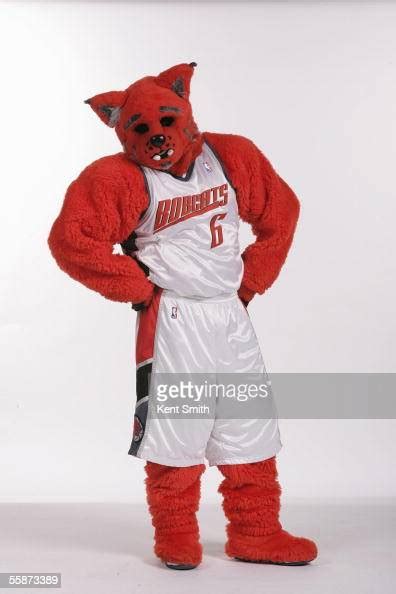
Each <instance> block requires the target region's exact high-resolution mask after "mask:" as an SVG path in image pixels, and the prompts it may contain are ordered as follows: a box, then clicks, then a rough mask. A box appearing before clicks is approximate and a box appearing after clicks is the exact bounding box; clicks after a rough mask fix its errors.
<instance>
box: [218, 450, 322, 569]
mask: <svg viewBox="0 0 396 594" xmlns="http://www.w3.org/2000/svg"><path fill="white" fill-rule="evenodd" d="M218 468H219V470H220V472H221V473H222V474H223V475H224V477H225V479H224V480H223V482H222V484H221V485H220V488H219V491H220V493H222V495H223V497H224V501H223V509H224V512H225V515H226V517H227V519H228V520H229V524H228V526H227V534H228V541H227V544H226V553H227V555H229V556H230V557H236V558H239V559H245V560H249V561H262V562H272V563H301V562H309V561H312V560H313V559H315V557H316V556H317V549H316V545H315V543H314V542H312V541H311V540H308V539H306V538H301V537H296V536H292V535H291V534H289V533H288V532H286V531H284V530H283V529H282V526H281V524H280V522H279V510H280V494H281V488H280V485H279V483H278V479H277V476H278V475H277V470H276V461H275V458H270V459H269V460H265V461H263V462H254V463H251V464H238V465H228V466H226V465H223V466H219V467H218Z"/></svg>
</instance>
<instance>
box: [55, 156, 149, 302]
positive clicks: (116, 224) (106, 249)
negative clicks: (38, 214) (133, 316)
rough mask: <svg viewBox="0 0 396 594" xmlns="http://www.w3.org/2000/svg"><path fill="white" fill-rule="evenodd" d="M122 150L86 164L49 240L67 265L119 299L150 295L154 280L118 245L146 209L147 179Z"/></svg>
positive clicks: (74, 273)
mask: <svg viewBox="0 0 396 594" xmlns="http://www.w3.org/2000/svg"><path fill="white" fill-rule="evenodd" d="M124 161H125V159H124V158H123V157H122V156H121V155H114V156H112V157H105V158H104V159H99V161H95V163H92V165H90V166H89V167H87V168H86V169H85V170H84V171H83V172H82V173H81V174H80V176H79V177H78V178H77V179H76V180H75V181H74V182H73V183H72V184H71V185H70V186H69V188H68V190H67V193H66V197H65V201H64V203H63V207H62V210H61V212H60V214H59V216H58V218H57V219H56V221H55V222H54V224H53V227H52V229H51V233H50V236H49V239H48V243H49V247H50V249H51V252H52V255H53V256H54V258H55V260H56V261H57V263H58V265H59V266H60V268H61V269H62V270H64V271H65V272H67V274H69V275H70V276H71V277H72V278H74V279H75V280H78V281H80V282H81V283H83V284H84V285H86V286H87V287H89V288H90V289H93V290H95V291H98V292H99V293H100V294H101V295H103V296H104V297H106V298H108V299H113V300H114V301H125V302H128V301H130V302H132V303H137V302H142V301H147V300H149V299H150V297H151V294H152V291H153V285H152V283H151V282H150V281H149V280H148V279H147V278H146V276H145V274H144V272H143V271H142V269H141V268H140V267H139V265H138V264H137V263H136V261H135V260H134V259H133V258H131V257H130V256H125V255H121V254H113V246H114V245H115V244H116V243H120V242H121V241H123V240H125V239H126V238H127V237H128V236H129V235H130V233H131V232H132V231H133V229H135V227H136V224H137V222H138V220H139V217H140V215H141V213H142V212H143V211H144V210H145V208H147V203H148V196H147V193H146V191H145V186H144V179H143V176H142V174H141V172H140V171H139V169H138V168H137V167H136V166H134V165H133V164H132V163H129V162H124Z"/></svg>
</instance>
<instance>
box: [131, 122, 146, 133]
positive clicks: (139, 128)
mask: <svg viewBox="0 0 396 594" xmlns="http://www.w3.org/2000/svg"><path fill="white" fill-rule="evenodd" d="M148 129H149V127H148V126H147V124H138V125H137V126H135V128H134V130H135V132H137V133H138V134H145V133H146V132H148Z"/></svg>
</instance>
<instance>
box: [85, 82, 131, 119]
mask: <svg viewBox="0 0 396 594" xmlns="http://www.w3.org/2000/svg"><path fill="white" fill-rule="evenodd" d="M127 96H128V94H127V92H126V91H109V92H108V93H101V94H100V95H95V97H91V99H87V100H86V101H85V102H84V103H88V105H90V106H91V107H92V109H93V110H94V112H95V113H96V115H98V116H99V117H100V119H101V120H102V122H104V123H105V124H107V125H108V126H110V128H114V126H115V125H116V124H117V122H118V120H119V119H120V112H121V108H122V106H123V105H124V104H125V102H126V100H127Z"/></svg>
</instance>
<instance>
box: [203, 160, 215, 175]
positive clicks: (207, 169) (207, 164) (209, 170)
mask: <svg viewBox="0 0 396 594" xmlns="http://www.w3.org/2000/svg"><path fill="white" fill-rule="evenodd" d="M203 166H204V167H205V169H206V171H207V172H208V173H212V171H213V169H212V168H211V166H210V165H209V163H208V162H207V161H204V162H203Z"/></svg>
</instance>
